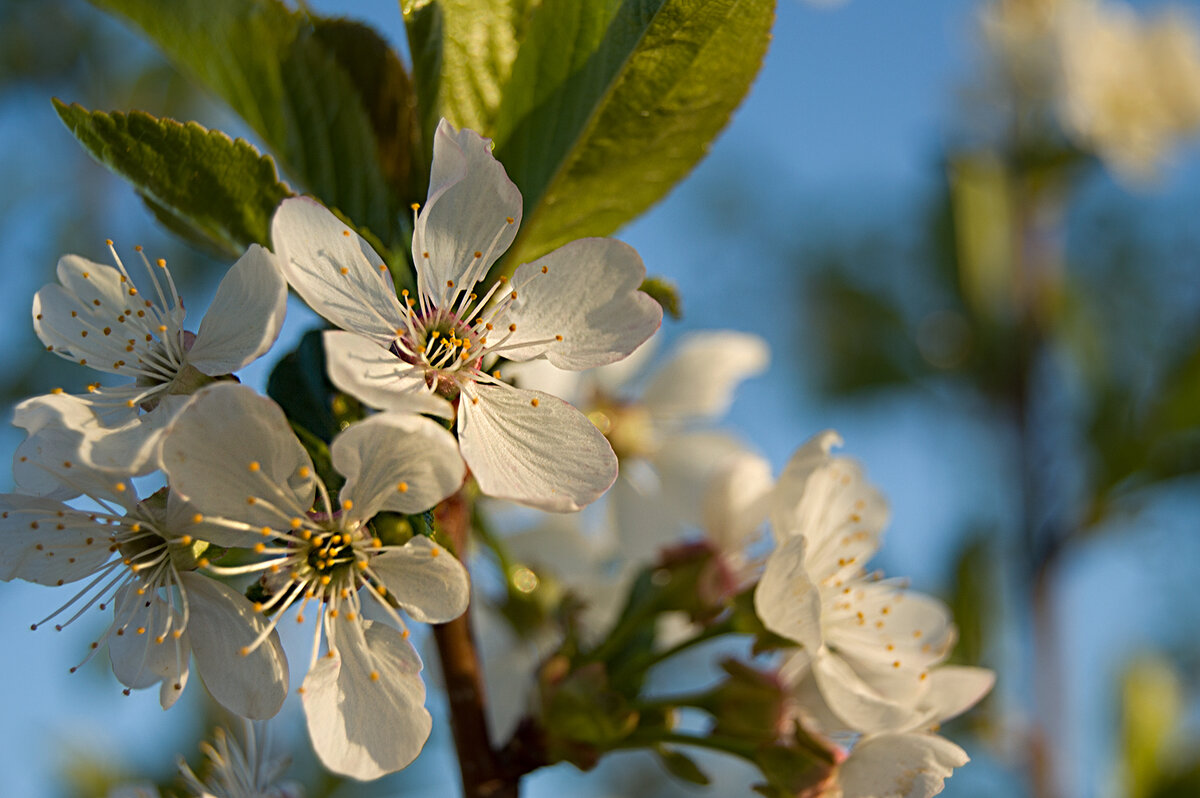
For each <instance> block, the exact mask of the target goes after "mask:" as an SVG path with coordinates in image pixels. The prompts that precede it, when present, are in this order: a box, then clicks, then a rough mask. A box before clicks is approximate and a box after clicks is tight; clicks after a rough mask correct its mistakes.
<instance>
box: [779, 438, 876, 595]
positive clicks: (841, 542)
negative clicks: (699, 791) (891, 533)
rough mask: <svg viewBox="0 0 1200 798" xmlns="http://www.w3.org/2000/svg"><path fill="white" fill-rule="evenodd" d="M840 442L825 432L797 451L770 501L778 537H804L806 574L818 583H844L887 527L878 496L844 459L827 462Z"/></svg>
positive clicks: (854, 465)
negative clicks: (807, 552) (806, 558)
mask: <svg viewBox="0 0 1200 798" xmlns="http://www.w3.org/2000/svg"><path fill="white" fill-rule="evenodd" d="M837 442H839V439H838V438H837V435H836V433H833V432H825V433H822V434H820V435H817V436H815V437H814V438H813V439H812V440H810V441H809V442H808V443H806V444H805V445H804V446H802V447H801V448H800V449H799V450H798V451H797V452H796V454H795V455H793V456H792V459H791V461H789V463H788V464H787V466H786V467H785V468H784V471H783V474H781V475H780V477H779V482H778V483H777V485H776V489H775V495H774V497H773V498H772V500H771V504H772V509H771V521H772V526H773V528H774V530H775V534H776V536H777V537H786V536H789V535H803V536H805V537H806V538H808V542H809V549H808V551H809V554H808V556H809V559H808V563H807V565H808V570H809V573H811V574H812V576H813V578H814V579H816V580H818V581H820V582H822V583H823V584H830V583H837V582H845V581H848V580H849V579H850V578H851V577H852V576H853V575H854V574H856V573H858V572H859V571H861V570H862V568H863V566H864V564H865V563H866V562H867V561H868V560H869V559H870V558H871V556H872V555H873V554H874V553H875V551H876V549H878V547H879V539H880V535H881V534H882V532H883V528H884V527H885V526H886V525H887V520H888V507H887V502H886V500H885V499H884V498H883V496H882V494H880V493H879V491H878V490H876V489H875V487H874V486H873V485H871V484H870V483H868V482H867V481H866V479H865V478H864V477H863V473H862V468H861V466H859V464H858V463H856V462H855V461H853V460H850V459H848V458H845V457H830V456H829V454H828V451H829V447H830V446H832V445H834V444H836V443H837Z"/></svg>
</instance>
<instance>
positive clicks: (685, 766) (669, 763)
mask: <svg viewBox="0 0 1200 798" xmlns="http://www.w3.org/2000/svg"><path fill="white" fill-rule="evenodd" d="M654 753H656V754H658V760H659V761H660V762H662V764H663V767H665V768H666V769H667V772H668V773H670V774H671V775H672V776H674V777H675V778H677V779H682V780H683V781H686V782H689V783H691V784H699V785H701V786H707V785H708V784H710V783H712V780H711V779H709V778H708V775H707V774H706V773H705V772H704V771H703V770H701V769H700V766H699V765H697V764H696V763H695V761H693V760H692V758H691V757H690V756H688V755H687V754H685V753H683V752H681V751H676V750H675V749H673V748H666V747H664V746H661V745H660V746H658V747H657V748H655V749H654Z"/></svg>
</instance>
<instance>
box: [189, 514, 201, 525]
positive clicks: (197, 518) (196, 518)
mask: <svg viewBox="0 0 1200 798" xmlns="http://www.w3.org/2000/svg"><path fill="white" fill-rule="evenodd" d="M203 520H204V516H203V515H201V514H200V513H196V514H195V515H193V516H192V523H193V524H198V523H200V522H201V521H203Z"/></svg>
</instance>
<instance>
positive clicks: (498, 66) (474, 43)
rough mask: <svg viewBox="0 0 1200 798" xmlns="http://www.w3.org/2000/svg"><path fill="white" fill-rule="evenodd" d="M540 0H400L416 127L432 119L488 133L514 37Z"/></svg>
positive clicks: (428, 130)
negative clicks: (413, 87) (417, 114)
mask: <svg viewBox="0 0 1200 798" xmlns="http://www.w3.org/2000/svg"><path fill="white" fill-rule="evenodd" d="M540 2H541V0H403V2H402V3H401V10H402V11H403V12H404V24H405V27H406V29H407V32H408V49H409V52H411V53H412V61H413V77H414V78H415V82H416V85H417V96H418V97H419V98H420V103H419V105H420V108H421V130H422V133H423V135H424V140H425V141H426V142H432V141H433V132H434V130H435V129H436V128H437V124H438V120H439V119H441V118H442V117H445V118H446V119H448V120H449V121H450V122H451V123H453V124H454V125H455V126H456V127H460V128H461V127H468V128H471V129H472V130H474V131H476V132H477V133H480V134H482V135H485V136H487V135H491V133H492V126H493V124H494V122H495V120H496V114H497V112H498V111H499V108H500V97H501V93H502V91H503V89H504V86H505V84H507V83H508V79H509V75H510V74H511V73H512V65H513V61H514V60H515V59H516V57H517V47H518V43H519V42H520V41H521V39H522V37H523V36H524V34H525V30H526V28H527V27H528V24H529V20H530V17H531V15H532V13H533V11H534V9H535V8H536V7H537V6H538V5H539V4H540Z"/></svg>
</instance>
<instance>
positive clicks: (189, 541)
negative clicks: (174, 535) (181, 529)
mask: <svg viewBox="0 0 1200 798" xmlns="http://www.w3.org/2000/svg"><path fill="white" fill-rule="evenodd" d="M192 540H193V538H192V536H191V535H184V536H183V537H181V538H180V539H179V542H180V544H182V545H184V546H190V545H192Z"/></svg>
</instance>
